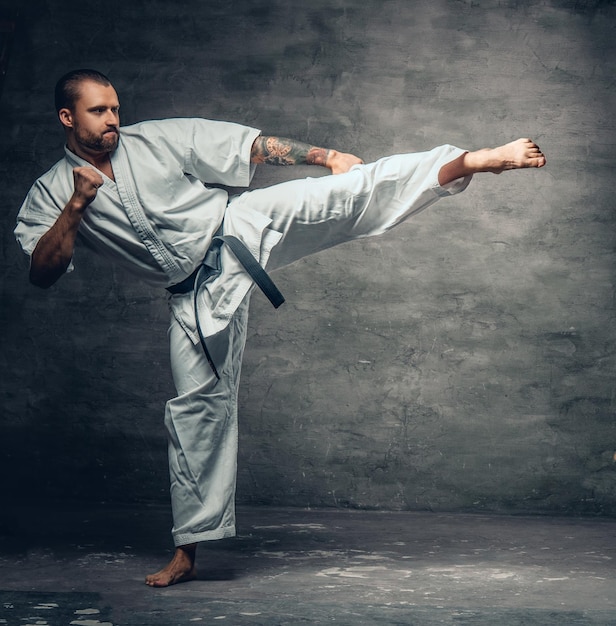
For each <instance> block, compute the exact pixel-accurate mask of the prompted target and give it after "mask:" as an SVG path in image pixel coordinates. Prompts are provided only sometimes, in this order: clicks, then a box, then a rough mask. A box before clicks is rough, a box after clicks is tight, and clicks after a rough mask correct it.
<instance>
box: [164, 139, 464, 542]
mask: <svg viewBox="0 0 616 626" xmlns="http://www.w3.org/2000/svg"><path fill="white" fill-rule="evenodd" d="M463 152H464V151H463V150H461V149H459V148H454V147H452V146H440V147H438V148H435V149H434V150H431V151H430V152H424V153H417V154H409V155H397V156H392V157H387V158H384V159H381V160H379V161H377V162H375V163H371V164H368V165H360V166H355V167H353V168H352V169H351V170H350V171H349V172H347V173H346V174H340V175H337V176H326V177H323V178H316V179H314V178H308V179H304V180H294V181H290V182H286V183H282V184H280V185H274V186H272V187H269V188H266V189H258V190H254V191H249V192H246V193H244V194H241V195H240V196H237V197H236V198H233V199H232V200H231V201H230V204H229V207H228V210H230V211H231V210H241V207H242V205H243V203H246V204H245V206H249V207H250V208H251V209H252V210H256V211H258V212H259V213H262V214H264V215H267V216H268V217H269V218H271V219H272V224H271V226H270V228H272V229H274V230H276V231H278V232H280V233H282V234H283V237H282V239H281V240H280V242H279V243H278V244H277V245H276V246H275V247H274V248H273V250H272V251H271V254H270V257H269V261H268V264H267V269H268V270H273V269H276V268H279V267H282V266H284V265H287V264H289V263H292V262H293V261H296V260H298V259H300V258H302V257H305V256H307V255H310V254H313V253H314V252H318V251H319V250H324V249H326V248H329V247H331V246H334V245H337V244H339V243H343V242H345V241H351V240H354V239H358V238H361V237H367V236H372V235H378V234H381V233H384V232H386V231H387V230H389V229H390V228H392V227H394V226H395V225H396V224H399V223H400V222H402V221H404V220H405V219H406V218H408V217H409V216H411V215H413V214H414V213H417V212H419V211H421V210H423V209H425V208H426V207H428V206H429V205H431V204H433V203H434V202H436V201H437V200H438V199H439V198H441V197H443V196H448V195H451V194H454V193H458V192H460V191H463V190H464V189H465V188H466V186H467V185H468V183H469V182H470V177H467V178H465V179H459V180H457V181H454V182H453V183H450V184H449V185H447V186H446V187H447V188H445V187H441V186H440V185H439V183H438V173H439V171H440V169H441V167H442V166H443V165H445V164H446V163H449V162H450V161H453V160H454V159H456V158H457V157H458V156H460V155H461V154H462V153H463ZM249 297H250V294H248V295H247V296H246V297H245V298H244V300H243V301H242V304H241V305H240V306H239V308H238V309H237V310H236V312H235V314H234V315H233V317H232V319H231V320H230V323H229V325H228V326H227V327H226V328H225V329H224V330H223V331H222V332H219V333H218V334H217V335H214V336H213V337H209V338H208V339H207V344H208V348H209V350H210V353H211V355H212V357H213V360H214V362H215V363H216V365H217V367H218V371H219V374H220V380H218V379H216V377H215V376H214V374H213V372H212V370H211V368H210V366H209V364H208V363H207V360H206V358H205V356H204V353H203V350H202V348H201V346H200V345H199V344H196V345H195V344H194V343H193V342H192V341H191V340H190V339H189V338H188V336H187V335H186V333H185V332H184V330H183V329H182V328H181V326H180V325H179V323H178V322H177V320H175V318H173V316H172V320H171V326H170V329H169V339H170V344H171V366H172V371H173V378H174V382H175V386H176V388H177V393H178V396H177V397H176V398H174V399H173V400H170V401H169V402H168V403H167V407H166V412H165V425H166V428H167V431H168V435H169V466H170V474H171V501H172V508H173V520H174V528H173V531H172V534H173V538H174V542H175V545H176V546H178V545H185V544H189V543H195V542H199V541H206V540H213V539H221V538H224V537H231V536H233V535H235V483H236V468H237V442H238V423H237V398H238V386H239V379H240V368H241V362H242V355H243V351H244V344H245V341H246V327H247V320H248V301H249Z"/></svg>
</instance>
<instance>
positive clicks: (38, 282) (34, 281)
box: [29, 271, 53, 289]
mask: <svg viewBox="0 0 616 626" xmlns="http://www.w3.org/2000/svg"><path fill="white" fill-rule="evenodd" d="M29 278H30V284H31V285H34V286H35V287H40V288H41V289H49V287H51V286H52V285H53V282H52V281H49V280H45V279H44V278H43V277H41V276H39V275H37V274H36V273H35V272H32V271H30V276H29Z"/></svg>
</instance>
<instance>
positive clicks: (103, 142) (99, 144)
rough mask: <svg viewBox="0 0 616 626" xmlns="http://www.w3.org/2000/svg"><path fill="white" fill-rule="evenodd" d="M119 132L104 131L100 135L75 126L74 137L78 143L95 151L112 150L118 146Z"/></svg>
mask: <svg viewBox="0 0 616 626" xmlns="http://www.w3.org/2000/svg"><path fill="white" fill-rule="evenodd" d="M119 136H120V135H119V132H118V131H117V130H116V132H109V131H107V132H105V133H101V134H100V135H97V134H94V133H92V132H90V131H88V130H84V129H82V128H81V127H79V126H76V127H75V139H76V141H77V143H78V144H79V145H81V146H82V147H84V148H87V149H88V150H93V151H95V152H113V151H114V150H115V149H116V148H117V146H118V138H119Z"/></svg>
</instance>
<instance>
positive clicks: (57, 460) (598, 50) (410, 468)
mask: <svg viewBox="0 0 616 626" xmlns="http://www.w3.org/2000/svg"><path fill="white" fill-rule="evenodd" d="M13 4H14V5H15V3H13ZM18 4H19V3H18ZM22 4H26V3H22ZM615 18H616V7H614V6H613V3H612V2H599V1H595V2H590V1H587V2H583V1H578V2H572V1H571V2H565V1H563V2H556V1H554V2H549V1H546V2H532V1H528V0H526V1H520V2H515V1H513V0H512V1H511V2H496V1H493V0H479V1H473V2H466V1H461V0H421V1H418V2H413V1H410V0H408V1H404V0H384V1H378V0H328V1H327V2H326V1H324V0H312V1H311V2H282V1H281V0H268V1H267V2H266V1H262V0H235V1H233V0H225V1H224V2H223V1H216V2H210V1H208V2H201V1H198V0H181V1H177V2H163V1H162V0H158V1H152V2H146V1H145V0H142V1H140V2H138V1H135V2H119V1H117V0H109V2H106V3H104V4H101V3H98V2H93V1H92V0H80V1H79V2H75V1H73V0H68V1H62V2H61V1H60V0H36V1H34V2H31V3H27V7H26V8H23V7H22V8H21V21H20V25H19V29H18V32H17V34H16V37H15V41H14V45H13V49H12V55H11V62H10V66H9V71H8V74H7V77H6V81H5V85H4V92H3V95H2V100H1V102H0V112H1V117H0V119H1V122H2V133H1V134H0V145H1V147H2V153H1V157H0V158H1V161H0V171H1V177H2V181H3V182H2V189H3V194H2V204H3V212H2V216H3V217H2V222H1V228H2V233H1V234H2V253H1V258H0V262H1V271H0V283H1V288H2V301H1V302H2V304H1V313H0V314H1V324H2V330H1V332H2V354H1V357H0V358H1V367H2V378H1V381H0V394H1V397H2V407H3V414H2V427H1V429H2V432H1V435H0V487H1V489H2V492H3V494H5V496H7V497H11V498H19V497H27V498H38V499H58V498H64V499H68V498H83V499H86V498H87V499H92V500H95V501H101V500H106V501H121V502H128V501H132V502H134V501H138V502H148V501H154V502H161V501H162V502H165V501H166V499H167V474H166V447H165V441H164V433H163V428H162V411H163V404H164V401H165V400H166V398H167V397H169V396H170V395H171V394H172V393H173V391H172V384H171V379H170V374H169V372H168V358H167V346H166V326H167V305H166V302H165V298H164V295H163V294H161V293H159V292H158V291H156V290H152V289H150V288H147V287H145V286H143V285H140V284H137V283H136V282H135V281H134V280H133V279H132V278H131V277H130V276H126V275H124V274H123V273H122V272H120V271H118V270H117V269H115V268H112V267H108V266H106V265H103V264H102V263H101V262H100V261H99V260H97V259H94V258H91V257H88V256H87V255H80V256H79V257H78V265H79V270H78V271H77V272H75V273H74V274H73V275H71V276H70V277H67V278H65V279H63V280H62V281H60V283H59V284H58V285H57V286H55V287H54V288H52V289H51V290H49V291H46V292H44V291H40V290H37V289H35V288H34V287H30V286H29V285H28V284H27V278H26V272H27V268H26V261H25V258H22V256H21V255H20V252H19V251H18V249H17V246H16V244H15V243H14V241H13V237H12V228H13V225H14V220H15V215H16V212H17V209H18V207H19V205H20V203H21V201H22V199H23V197H24V195H25V193H26V192H27V189H28V187H29V185H30V184H31V182H32V181H33V179H34V178H35V177H36V176H37V175H39V174H40V173H42V172H43V171H45V169H47V168H48V167H49V166H51V165H52V164H53V162H55V160H56V159H57V158H59V156H60V155H61V143H62V139H63V136H62V133H61V131H60V128H59V125H58V124H57V122H56V120H55V116H54V114H53V111H52V97H51V94H52V89H53V85H54V83H55V80H56V78H57V77H58V76H59V75H60V74H61V73H63V72H64V71H67V70H68V69H71V68H73V67H75V66H95V67H97V68H99V69H101V70H102V71H104V72H105V73H108V74H109V75H110V76H111V78H112V80H113V81H114V83H115V84H116V87H117V88H118V91H119V93H120V97H121V103H122V115H123V122H124V123H130V122H133V121H137V120H141V119H146V118H153V117H167V116H185V115H201V116H205V117H211V118H220V119H228V120H232V121H238V122H244V123H247V124H251V125H255V126H258V127H260V128H262V129H263V130H264V132H265V133H268V134H281V135H287V136H292V137H296V138H298V139H302V140H305V141H309V142H311V143H314V144H317V145H325V146H331V147H339V148H341V149H344V150H348V151H353V152H356V153H357V154H360V155H361V156H362V157H363V158H365V159H366V160H370V159H374V158H377V157H379V156H381V155H385V154H389V153H392V152H400V151H416V150H423V149H428V148H430V147H432V146H434V145H437V144H440V143H453V144H457V145H460V146H464V147H468V148H478V147H481V146H484V145H494V144H497V143H502V142H504V141H508V140H510V139H513V138H516V137H518V136H532V137H534V138H536V139H537V141H538V143H539V144H540V145H541V147H542V148H543V149H544V150H545V152H546V153H547V155H548V159H549V165H548V168H546V169H545V170H543V171H533V172H514V173H510V174H505V175H503V176H499V177H496V176H491V175H486V176H484V177H483V178H481V177H478V178H477V179H476V180H475V181H474V182H473V184H472V185H471V187H470V188H469V190H468V191H467V192H465V194H463V195H461V196H456V197H455V198H452V199H447V200H444V201H443V202H441V203H440V204H438V205H437V206H436V207H434V208H433V209H431V210H430V211H429V212H426V213H424V214H422V215H420V216H419V217H417V218H416V219H414V220H412V221H411V222H409V223H407V224H404V225H403V226H401V227H400V228H399V229H397V230H396V231H394V232H392V233H390V234H389V235H387V236H386V237H383V238H379V239H372V240H367V241H364V242H358V243H355V244H351V245H346V246H343V247H340V248H336V249H334V250H330V251H328V252H326V253H323V254H320V255H318V256H316V257H313V258H310V259H307V260H304V261H301V262H299V263H297V264H296V265H294V266H293V267H291V268H287V269H286V270H284V271H282V272H279V273H278V275H277V282H278V283H279V285H280V286H281V288H282V290H283V292H284V293H285V295H286V296H287V303H286V304H285V306H284V307H283V308H282V309H280V310H279V311H273V310H272V309H271V308H270V307H269V304H267V303H266V302H265V300H264V298H263V297H262V296H261V295H260V294H256V295H255V296H254V298H253V316H252V320H251V326H250V332H249V343H248V349H247V353H246V359H245V364H244V374H243V382H244V385H243V389H242V393H241V416H240V420H241V452H240V459H239V461H240V468H239V489H238V498H239V500H240V501H242V502H253V503H274V504H284V505H326V506H357V507H370V508H375V507H382V508H387V509H392V508H393V509H400V508H402V509H406V508H411V509H425V508H432V509H441V510H442V509H453V510H495V511H501V512H517V511H544V512H559V513H560V512H564V513H577V512H581V513H603V514H609V515H614V514H616V498H615V496H616V486H615V485H616V483H615V481H614V479H615V478H616V463H615V462H614V453H615V451H616V426H615V419H614V417H615V415H614V352H615V344H616V325H615V324H614V306H615V302H614V269H615V243H616V242H615V239H616V237H615V232H614V225H615V224H614V222H615V215H614V202H613V199H612V186H613V165H614V156H613V155H614V148H615V143H616V137H615V133H614V121H613V111H614V110H615V104H616V102H615V98H614V93H615V91H614V80H613V77H614V74H615V70H616V67H615V65H616V64H615V59H616V55H615V52H616V43H615V42H616V37H615V34H616V19H615ZM314 173H315V172H314V171H313V170H311V169H304V168H298V169H294V170H291V169H261V170H260V171H259V172H258V174H257V176H256V178H255V183H254V184H255V185H256V186H261V185H265V184H269V183H272V182H276V181H279V180H283V179H285V178H288V177H294V176H299V175H302V176H303V175H307V174H310V175H313V174H314Z"/></svg>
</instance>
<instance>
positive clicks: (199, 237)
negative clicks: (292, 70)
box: [15, 70, 546, 587]
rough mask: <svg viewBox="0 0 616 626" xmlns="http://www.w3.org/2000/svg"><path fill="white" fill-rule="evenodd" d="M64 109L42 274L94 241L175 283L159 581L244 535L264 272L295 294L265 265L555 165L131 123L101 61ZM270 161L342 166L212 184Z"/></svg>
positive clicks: (206, 126) (95, 246) (29, 211)
mask: <svg viewBox="0 0 616 626" xmlns="http://www.w3.org/2000/svg"><path fill="white" fill-rule="evenodd" d="M56 108H57V112H58V117H59V119H60V122H61V124H62V125H63V127H64V129H65V131H66V147H65V156H64V158H63V159H61V160H60V161H59V162H58V163H56V165H55V166H54V167H52V168H51V169H50V170H49V171H48V172H47V173H46V174H44V175H43V176H41V178H39V179H38V180H37V181H36V182H35V184H34V185H33V187H32V188H31V190H30V192H29V194H28V196H27V198H26V200H25V201H24V204H23V206H22V207H21V210H20V212H19V216H18V224H17V228H16V230H15V232H16V236H17V239H18V240H19V242H20V244H21V246H22V248H23V249H24V251H25V252H26V253H27V254H29V255H30V256H31V265H30V280H31V281H32V283H34V284H35V285H38V286H40V287H43V288H47V287H49V286H51V285H53V284H54V283H55V282H56V281H57V280H58V279H59V278H60V277H61V276H62V275H63V274H64V273H66V272H68V271H72V269H73V251H74V248H75V245H76V244H78V243H79V244H81V245H83V246H85V247H87V248H90V249H92V250H94V251H95V252H97V253H99V254H102V255H104V256H106V257H110V258H113V259H114V260H115V261H117V262H119V263H122V264H123V265H125V266H126V267H128V268H129V269H130V270H132V271H133V272H134V273H136V274H137V275H138V276H140V277H141V278H143V279H144V280H146V281H147V282H149V283H150V284H153V285H160V286H161V287H165V288H167V289H169V291H170V292H171V293H172V295H171V297H170V308H171V313H172V315H171V326H170V330H169V336H170V344H171V365H172V371H173V378H174V382H175V386H176V388H177V394H178V395H177V397H176V398H174V399H173V400H170V401H169V402H168V403H167V406H166V412H165V425H166V428H167V431H168V436H169V464H170V474H171V500H172V508H173V519H174V527H173V531H172V534H173V537H174V543H175V546H176V552H175V555H174V557H173V559H172V561H171V562H170V563H169V564H168V565H167V566H166V567H164V568H163V569H162V570H161V571H159V572H157V573H155V574H152V575H150V576H148V577H147V578H146V583H147V584H148V585H151V586H155V587H162V586H167V585H171V584H175V583H179V582H184V581H187V580H190V579H192V578H194V577H195V576H196V570H195V555H196V546H197V543H198V542H200V541H206V540H213V539H220V538H223V537H230V536H233V535H234V534H235V513H234V498H235V478H236V455H237V387H238V382H239V371H240V365H241V359H242V353H243V348H244V342H245V336H246V322H247V313H248V300H249V296H250V292H251V288H252V286H253V284H254V282H253V281H257V282H258V283H259V285H260V286H262V288H264V290H265V291H266V292H267V293H268V295H269V297H270V298H271V299H272V301H273V302H275V304H279V303H280V302H281V298H280V296H279V294H277V292H276V289H275V287H274V286H273V285H271V284H270V283H268V277H267V275H265V277H264V276H263V272H262V270H261V268H262V267H263V268H266V269H268V270H270V269H276V268H278V267H281V266H283V265H287V264H289V263H292V262H293V261H295V260H297V259H299V258H302V257H304V256H306V255H308V254H312V253H314V252H317V251H319V250H323V249H325V248H327V247H330V246H333V245H336V244H338V243H342V242H344V241H350V240H353V239H357V238H360V237H366V236H370V235H377V234H381V233H383V232H385V231H387V230H388V229H390V228H392V227H393V226H395V225H396V224H398V223H400V222H401V221H403V220H404V219H406V218H407V217H409V216H410V215H412V214H414V213H417V212H418V211H421V210H423V209H424V208H426V207H427V206H429V205H430V204H432V203H434V202H435V201H436V200H437V199H439V198H440V197H443V196H447V195H450V194H453V193H457V192H460V191H462V190H464V189H465V188H466V187H467V185H468V183H469V182H470V179H471V177H472V176H473V175H474V174H476V173H479V172H493V173H500V172H502V171H504V170H507V169H518V168H528V167H542V166H543V165H545V162H546V160H545V157H544V155H543V154H542V153H541V151H540V149H539V148H538V147H537V145H536V144H534V143H533V142H532V141H531V140H529V139H520V140H517V141H514V142H512V143H509V144H506V145H504V146H501V147H499V148H495V149H484V150H479V151H476V152H468V151H465V150H461V149H459V148H455V147H452V146H440V147H438V148H435V149H434V150H431V151H430V152H425V153H420V154H409V155H397V156H393V157H387V158H384V159H381V160H379V161H377V162H376V163H372V164H367V165H366V164H363V162H362V161H361V159H359V158H357V157H355V156H353V155H351V154H346V153H342V152H338V151H336V150H332V149H324V148H317V147H314V146H309V145H306V144H303V143H300V142H296V141H292V140H288V139H281V138H277V137H262V136H261V134H260V132H259V131H258V130H256V129H253V128H248V127H245V126H241V125H237V124H230V123H226V122H214V121H210V120H203V119H172V120H162V121H152V122H143V123H140V124H135V125H133V126H128V127H122V129H120V119H119V109H120V104H119V101H118V96H117V94H116V91H115V90H114V88H113V86H112V85H111V82H110V81H109V79H107V78H106V77H105V76H104V75H102V74H100V73H99V72H97V71H94V70H76V71H74V72H70V73H69V74H67V75H65V76H64V77H62V78H61V79H60V80H59V81H58V85H57V87H56ZM257 163H269V164H275V165H293V164H314V165H321V166H325V167H327V168H329V169H330V170H331V172H332V173H333V174H338V176H328V177H321V178H316V179H306V180H298V181H290V182H287V183H283V184H280V185H274V186H272V187H270V188H268V189H260V190H253V191H250V192H245V193H243V194H241V195H239V196H236V197H234V198H232V199H231V200H229V198H228V196H227V193H226V192H225V191H223V190H222V189H220V188H219V187H216V188H213V187H207V186H206V185H207V184H208V183H209V184H212V185H213V184H218V185H220V184H221V185H227V186H234V187H240V186H248V184H249V182H250V179H251V176H252V173H253V169H254V166H255V164H257ZM204 183H205V184H204ZM220 237H222V239H221V238H220ZM247 252H249V253H250V254H248V260H246V253H247ZM252 257H254V259H253V258H252ZM255 259H256V261H255ZM204 260H205V261H204ZM251 261H254V263H252V265H251ZM254 265H256V266H257V269H255V267H254ZM195 273H197V274H195Z"/></svg>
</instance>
